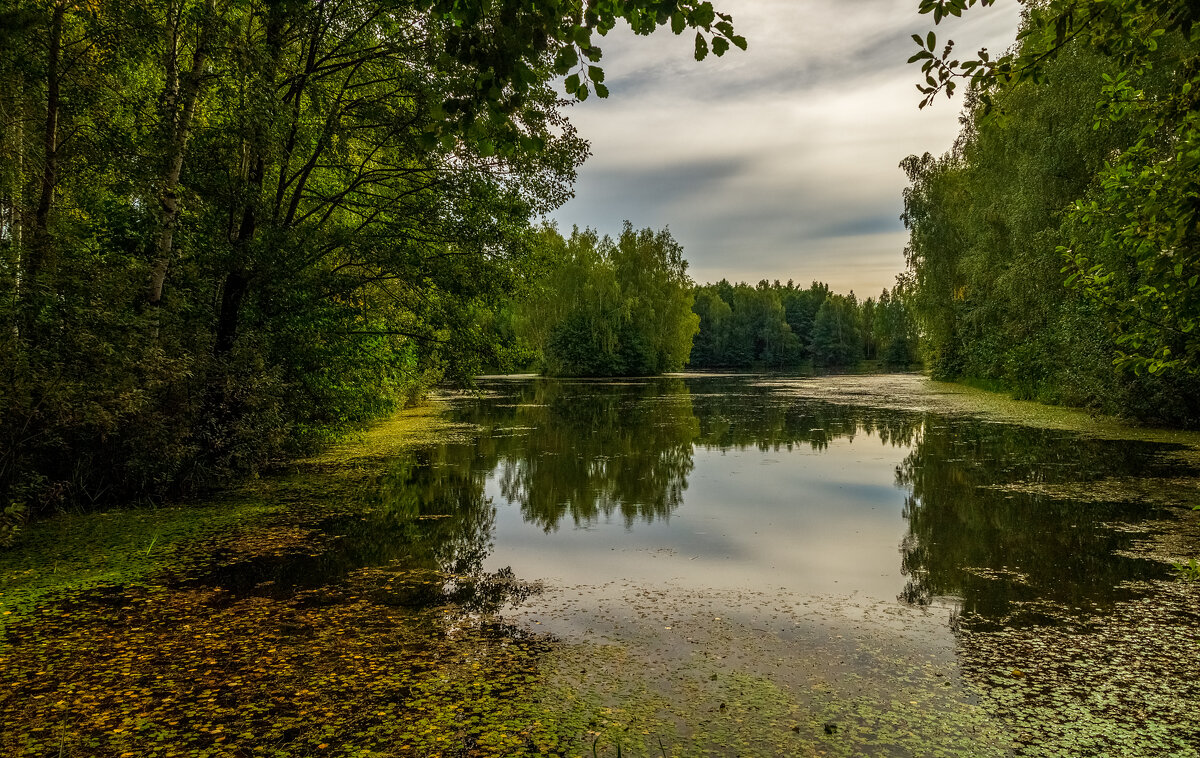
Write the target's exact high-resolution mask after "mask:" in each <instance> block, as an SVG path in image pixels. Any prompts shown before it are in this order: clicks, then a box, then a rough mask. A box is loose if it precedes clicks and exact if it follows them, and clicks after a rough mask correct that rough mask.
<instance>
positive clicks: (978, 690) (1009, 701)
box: [0, 378, 1200, 756]
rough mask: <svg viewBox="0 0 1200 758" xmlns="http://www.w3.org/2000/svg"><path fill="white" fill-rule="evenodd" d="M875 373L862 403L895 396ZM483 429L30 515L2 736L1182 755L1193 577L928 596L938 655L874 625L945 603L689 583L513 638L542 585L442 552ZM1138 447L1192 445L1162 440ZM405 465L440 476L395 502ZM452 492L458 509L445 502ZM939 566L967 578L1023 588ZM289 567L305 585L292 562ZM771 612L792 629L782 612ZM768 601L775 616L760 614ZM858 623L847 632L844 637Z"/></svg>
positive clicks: (364, 447) (1181, 535)
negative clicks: (1103, 601) (599, 622)
mask: <svg viewBox="0 0 1200 758" xmlns="http://www.w3.org/2000/svg"><path fill="white" fill-rule="evenodd" d="M899 381H901V382H902V383H904V386H906V387H909V390H906V391H911V392H913V393H915V392H917V391H918V390H919V387H917V388H914V387H915V385H911V384H910V379H908V378H902V379H901V380H899ZM889 382H891V380H888V381H887V382H884V383H883V384H881V385H879V387H877V388H876V390H875V392H876V395H875V397H876V399H878V400H879V402H881V403H882V402H895V403H898V404H900V405H905V406H906V407H907V408H908V410H906V411H905V412H908V411H910V410H911V408H912V407H915V406H917V405H919V403H918V402H917V399H915V398H913V397H909V398H905V397H904V396H903V394H902V393H901V394H900V395H899V396H897V395H896V394H894V393H892V391H891V390H890V389H888V387H891V388H892V389H895V386H893V385H892V384H889ZM852 389H853V388H852ZM869 389H870V385H869V383H868V382H867V381H866V380H863V381H862V382H860V384H859V385H857V390H854V391H853V392H849V391H847V392H845V393H844V394H847V395H853V396H856V397H858V398H859V402H866V401H870V396H869V395H866V394H863V393H864V392H866V391H867V390H869ZM885 396H886V399H881V398H884V397H885ZM922 402H924V401H922ZM936 402H937V403H943V406H942V408H943V411H946V408H947V407H948V406H949V403H952V402H953V403H959V402H962V403H963V407H960V408H959V410H957V411H953V414H958V415H959V416H961V417H964V418H968V417H973V416H972V414H974V413H978V412H979V411H978V409H976V410H970V409H969V408H965V401H960V400H954V401H943V400H937V401H936ZM929 405H930V406H931V407H932V405H933V403H932V402H931V403H929ZM956 407H959V406H956ZM921 412H923V413H924V412H929V413H932V412H933V411H931V410H928V409H927V410H924V411H921ZM953 414H952V415H953ZM988 417H989V418H992V419H993V420H999V419H1001V418H1004V419H1006V420H1005V423H1009V420H1010V419H1011V418H1012V415H1011V414H1010V415H1009V416H1003V414H1002V413H999V412H997V413H994V414H991V415H989V416H988ZM1021 423H1024V422H1021ZM1047 423H1048V422H1047ZM1072 423H1078V424H1080V425H1083V422H1082V421H1079V420H1078V419H1076V420H1075V421H1074V422H1072ZM827 425H828V424H827ZM830 428H833V426H830ZM1052 428H1055V429H1066V428H1067V427H1065V426H1056V427H1052ZM525 431H528V430H525ZM701 431H702V433H703V434H713V432H711V430H709V429H707V427H705V426H704V425H703V424H702V425H701ZM1069 431H1072V433H1075V432H1078V431H1079V430H1075V429H1072V430H1069ZM1093 431H1094V430H1093ZM484 433H485V430H483V429H482V427H481V426H480V425H479V424H477V423H457V422H452V421H450V420H448V418H447V417H446V416H445V415H443V414H442V412H441V410H440V406H438V405H431V406H427V407H425V408H422V409H418V410H416V411H411V412H408V413H406V414H402V415H400V416H398V417H397V418H396V419H394V420H392V421H390V422H387V423H384V424H381V425H380V426H378V427H375V428H373V429H371V430H369V431H367V432H365V433H363V434H362V435H360V436H359V437H357V438H355V439H353V440H350V441H348V442H347V443H345V444H343V445H340V446H338V447H336V448H334V449H333V450H331V451H330V452H329V453H328V454H325V455H322V456H317V457H314V458H312V459H308V460H305V461H300V462H297V463H296V464H294V465H293V466H292V467H291V470H290V472H288V473H286V474H285V475H283V476H277V477H272V478H267V479H263V480H259V481H256V482H252V483H249V484H248V485H247V486H245V487H243V488H241V489H239V490H237V491H234V492H232V493H229V494H227V495H226V496H224V497H223V498H222V499H221V500H220V502H215V503H214V502H210V503H206V504H203V505H191V506H177V507H173V508H164V509H159V510H157V511H117V512H112V513H108V514H100V515H96V516H87V517H85V516H69V517H64V518H62V519H56V520H52V521H50V522H47V523H45V524H42V525H38V526H36V527H34V528H33V529H32V530H31V531H30V533H29V534H27V535H25V540H24V541H23V543H22V546H21V547H20V548H19V549H18V550H17V551H14V552H10V553H4V554H0V603H2V604H3V608H0V612H2V611H8V612H9V613H8V615H7V616H4V617H3V618H4V620H5V623H6V624H7V627H8V630H7V639H8V643H9V644H7V645H6V647H4V648H2V649H0V721H2V722H3V723H4V724H6V725H9V724H17V725H19V727H18V728H17V729H5V730H4V733H3V735H2V736H0V753H2V754H7V755H14V756H26V755H28V756H35V755H62V756H92V755H105V756H108V755H112V756H122V755H128V756H133V755H137V756H142V755H147V756H149V755H162V756H168V755H210V756H244V755H274V756H317V755H339V756H342V755H345V756H349V755H358V756H397V755H430V756H476V755H478V756H483V755H496V756H507V755H581V756H585V755H607V756H615V755H628V756H640V755H644V756H659V755H662V756H707V755H847V756H849V755H864V754H869V755H915V754H919V755H978V756H989V755H1007V754H1017V755H1029V756H1057V755H1080V754H1110V755H1131V756H1139V755H1147V756H1151V755H1167V754H1170V755H1180V756H1189V755H1196V754H1197V753H1196V749H1197V745H1196V744H1195V741H1194V739H1191V738H1190V737H1189V735H1194V734H1196V733H1200V725H1198V724H1197V715H1196V714H1195V709H1194V703H1195V702H1198V701H1200V692H1197V691H1196V690H1195V686H1194V682H1191V681H1190V680H1188V679H1186V678H1181V676H1180V672H1179V666H1180V665H1181V662H1187V661H1192V660H1194V656H1195V651H1196V649H1197V644H1196V643H1197V640H1196V635H1195V632H1194V630H1195V629H1196V618H1195V616H1194V613H1193V614H1192V616H1190V617H1189V616H1187V614H1186V613H1183V614H1182V615H1181V612H1180V609H1187V608H1192V609H1194V608H1196V607H1200V597H1197V596H1196V595H1195V594H1194V593H1195V590H1196V589H1200V585H1190V586H1191V587H1192V588H1193V589H1188V588H1187V586H1185V585H1182V584H1180V583H1176V582H1172V581H1158V580H1153V581H1143V582H1142V583H1141V584H1140V585H1139V588H1138V589H1139V594H1138V596H1137V597H1133V598H1130V599H1125V600H1120V601H1118V602H1117V603H1116V605H1115V606H1112V607H1109V608H1105V609H1100V610H1091V611H1089V610H1088V609H1083V610H1082V611H1081V610H1080V609H1071V608H1065V607H1060V606H1061V604H1056V603H1046V604H1043V605H1044V607H1040V608H1039V609H1037V610H1038V612H1037V614H1035V615H1037V617H1039V618H1045V619H1054V621H1053V623H1040V624H1029V623H1026V622H1025V621H1022V622H1021V623H1010V621H1011V620H1015V619H1018V618H1020V619H1025V618H1027V617H1028V616H1029V614H1027V613H1025V611H1027V610H1029V607H1030V604H1029V603H1023V602H1022V603H1017V604H1015V605H1014V606H1013V607H1012V611H1013V616H1012V619H1011V620H1006V619H1004V618H991V619H983V620H986V621H988V622H989V623H977V622H978V621H980V620H981V619H979V618H977V617H973V616H972V615H971V614H966V615H965V616H958V615H951V617H950V621H951V627H952V628H953V629H954V633H953V637H952V638H951V639H950V641H949V642H948V644H950V645H952V648H951V649H949V650H943V651H941V652H940V653H938V654H937V655H936V656H935V655H932V654H931V653H929V652H928V651H927V649H926V648H925V647H921V646H920V645H918V644H917V643H916V642H911V643H907V642H906V643H904V644H901V643H900V642H898V641H897V640H900V639H901V638H904V639H908V638H913V639H916V638H920V637H921V636H922V635H935V634H936V633H937V632H936V629H937V628H939V627H943V628H944V626H945V622H944V621H943V620H942V619H940V618H938V619H933V620H929V619H924V617H923V616H922V614H923V613H924V611H923V610H922V609H920V608H904V607H903V606H900V607H899V608H882V607H881V608H867V609H861V608H860V609H856V608H854V607H853V606H852V605H846V604H844V603H841V602H839V601H830V603H828V604H826V605H824V606H820V607H819V608H818V609H817V610H814V611H813V614H814V615H813V616H812V618H818V617H819V618H822V619H824V620H828V619H830V618H838V617H841V616H845V618H844V619H843V620H842V621H841V622H839V623H840V624H841V626H839V627H838V634H836V635H835V634H833V632H832V631H828V630H827V627H826V626H824V625H817V624H816V623H815V622H813V621H811V619H810V620H806V618H808V617H805V618H800V617H796V618H795V619H792V618H791V617H790V616H789V615H788V611H787V610H786V609H778V608H772V609H769V610H765V611H763V612H761V613H759V614H758V615H754V614H751V615H750V616H747V617H746V618H745V619H742V620H740V621H736V622H735V621H730V617H731V615H732V612H731V611H720V612H718V613H715V614H713V613H710V614H695V613H691V614H690V615H689V613H688V612H687V609H693V610H694V608H695V607H696V605H697V604H696V598H692V597H687V596H675V597H673V602H675V603H677V604H678V605H679V608H677V609H676V615H677V616H678V617H679V620H676V621H673V622H671V624H670V626H671V627H673V628H670V629H667V630H664V629H662V628H661V625H659V626H660V628H659V629H658V630H657V631H654V632H650V631H647V630H645V629H641V628H639V629H625V630H615V631H612V633H611V634H607V635H606V636H607V641H606V642H604V643H597V642H594V641H589V640H588V639H587V638H584V639H578V638H576V639H572V638H570V637H558V638H556V637H554V636H551V635H548V634H538V633H535V632H533V631H531V630H532V629H536V628H537V627H536V626H534V625H531V624H529V623H521V620H520V616H519V614H515V613H514V612H513V611H512V606H513V604H514V603H518V604H524V605H526V606H528V605H530V604H533V605H537V604H538V603H541V602H542V601H541V597H542V596H541V595H540V594H539V593H541V592H542V591H543V589H545V590H546V591H553V588H543V587H541V586H539V585H536V584H528V583H525V582H521V581H520V580H518V579H517V578H516V577H513V576H511V575H503V574H497V575H482V574H480V573H479V572H478V571H477V570H472V569H471V567H470V566H468V565H466V564H463V568H464V570H462V571H447V570H445V567H446V566H447V565H449V564H451V563H455V562H461V561H460V558H464V557H465V558H469V557H470V556H472V555H475V554H477V552H478V550H479V549H480V545H482V544H483V543H482V542H480V540H485V539H486V536H487V535H488V534H489V533H490V531H489V530H490V529H491V528H492V527H491V526H490V524H491V523H492V522H490V521H489V518H490V516H489V514H490V513H491V510H490V508H491V506H490V505H488V504H487V503H486V501H485V500H484V499H483V498H482V496H481V494H480V493H479V492H478V491H477V490H476V489H473V488H474V487H475V486H476V485H475V484H474V483H473V481H471V480H468V479H467V478H456V477H457V475H456V474H454V471H455V468H454V465H451V464H454V463H455V460H456V459H455V458H454V456H456V455H458V453H454V452H447V450H451V451H453V450H459V449H461V448H464V446H468V447H469V446H470V445H471V444H473V441H474V440H475V439H476V438H477V437H479V436H480V435H482V434H484ZM486 433H488V434H492V433H495V434H519V433H523V432H522V430H521V429H520V428H518V427H497V428H496V429H495V430H488V431H487V432H486ZM1135 433H1136V434H1140V433H1141V432H1139V431H1138V430H1136V429H1133V430H1126V431H1121V432H1120V433H1119V434H1117V433H1113V434H1111V435H1110V434H1109V432H1106V431H1101V432H1099V433H1097V434H1093V435H1092V436H1093V437H1095V438H1098V439H1101V438H1103V439H1127V438H1130V437H1128V436H1121V435H1131V434H1135ZM1151 436H1153V434H1151ZM1167 437H1169V439H1167ZM1157 441H1159V442H1162V441H1168V442H1173V443H1175V444H1187V443H1182V442H1181V440H1180V438H1178V437H1176V436H1175V435H1174V433H1170V434H1168V435H1167V436H1166V437H1163V438H1161V439H1158V440H1157ZM414 451H421V452H420V455H419V456H417V457H416V458H413V456H412V455H411V454H412V453H413V452H414ZM438 451H442V452H438ZM1173 454H1174V453H1172V455H1173ZM1185 459H1186V456H1180V460H1185ZM414 461H415V462H414ZM1169 465H1175V464H1169ZM430 472H438V473H436V475H435V474H433V473H430ZM985 473H986V472H985ZM955 476H960V474H955ZM969 480H970V479H969V478H968V481H969ZM1193 482H1194V479H1193V478H1191V477H1190V476H1175V477H1171V478H1167V479H1163V478H1156V479H1153V480H1149V481H1147V480H1138V479H1137V478H1133V477H1106V478H1099V479H1088V478H1084V479H1080V480H1079V481H1072V480H1071V478H1070V476H1065V477H1064V478H1063V479H1062V480H1061V481H1059V480H1054V481H1045V480H1042V481H1036V480H1017V481H1010V482H1007V483H1006V484H1003V485H985V486H986V487H991V486H1001V487H1006V488H1007V490H1006V491H1007V492H1008V493H1009V494H1012V495H1014V496H1018V497H1027V498H1032V500H1031V501H1030V502H1033V503H1035V504H1036V503H1041V502H1043V501H1052V502H1053V501H1061V502H1068V503H1076V504H1078V505H1080V506H1081V507H1088V506H1089V504H1093V505H1103V504H1104V503H1106V502H1110V501H1113V500H1135V501H1140V500H1151V501H1153V502H1156V503H1158V504H1159V505H1161V506H1167V507H1170V508H1178V507H1180V506H1182V505H1186V504H1187V503H1188V501H1189V498H1190V497H1191V495H1190V491H1189V490H1190V488H1191V487H1192V486H1193ZM1160 485H1161V486H1160ZM418 486H429V487H432V488H433V490H434V493H435V494H433V495H430V496H422V497H415V496H414V495H413V490H414V489H415V488H417V487H418ZM1039 498H1040V499H1039ZM1155 498H1157V499H1155ZM466 501H470V502H471V503H476V505H472V506H471V507H469V508H466V509H465V510H463V505H462V503H464V502H466ZM985 515H986V514H985ZM1194 521H1195V519H1194V518H1193V519H1192V521H1191V522H1188V523H1192V522H1194ZM1174 524H1175V522H1174V521H1170V520H1164V521H1162V523H1161V525H1157V526H1156V525H1154V524H1151V525H1150V526H1148V527H1147V526H1143V525H1139V526H1138V531H1137V534H1136V539H1134V540H1133V541H1132V542H1131V543H1129V544H1128V545H1126V547H1124V548H1123V550H1124V551H1125V552H1126V553H1128V554H1129V555H1131V556H1137V557H1138V558H1139V559H1141V558H1145V557H1147V556H1149V557H1151V558H1152V559H1153V560H1158V561H1163V560H1168V559H1169V558H1170V557H1172V556H1178V555H1183V554H1185V553H1186V551H1187V550H1188V549H1189V548H1190V549H1194V547H1195V545H1196V544H1198V543H1197V542H1196V540H1195V539H1193V537H1194V535H1192V534H1191V532H1190V531H1188V530H1186V529H1175V528H1174V527H1173V525H1174ZM368 537H371V538H373V539H374V538H382V542H384V543H386V545H385V547H378V546H375V545H373V544H372V545H368V542H370V541H371V540H368ZM1172 540H1174V541H1172ZM1122 544H1125V543H1122ZM447 545H449V546H451V547H450V548H449V552H447V548H446V546H447ZM448 556H450V558H448ZM453 556H459V557H458V558H454V557H453ZM467 563H469V560H467ZM959 569H961V570H962V571H964V572H965V573H966V574H971V575H972V576H974V577H975V578H976V580H977V581H979V582H990V583H996V582H1000V583H1005V582H1011V583H1020V582H1021V581H1028V580H1029V577H1028V576H1027V575H1025V574H1023V573H1021V572H1020V571H1017V570H1015V569H1014V570H1001V569H995V568H994V567H991V566H988V565H964V566H960V567H959ZM972 572H973V573H972ZM299 575H306V576H307V575H311V577H312V581H311V583H310V584H296V583H295V577H296V576H299ZM1022 577H1024V579H1022ZM289 582H290V583H289ZM631 591H633V592H638V591H640V588H632V589H631ZM1189 592H1190V593H1191V594H1188V593H1189ZM771 595H772V593H770V592H764V593H763V596H771ZM668 599H672V598H668ZM775 600H776V601H778V597H776V598H775ZM535 601H536V602H535ZM756 602H758V600H756V599H755V598H752V597H738V598H731V599H730V600H729V605H730V606H732V608H734V609H737V608H742V609H745V608H748V607H749V606H751V605H752V604H754V603H756ZM661 603H662V601H661V600H660V601H658V606H659V607H656V612H658V613H662V608H661V607H660V606H661ZM934 607H937V608H944V606H937V605H935V606H934ZM872 614H874V617H876V618H877V617H879V616H881V615H888V614H895V615H894V617H895V618H900V619H903V622H902V626H901V627H896V626H895V625H894V624H893V623H891V622H887V621H885V622H879V621H868V619H869V618H870V617H872ZM1022 614H1024V615H1022ZM793 615H794V614H793ZM851 616H853V617H854V619H856V620H855V621H854V622H853V623H851V622H850V621H847V620H846V619H849V618H850V617H851ZM780 619H784V623H782V627H786V628H788V629H794V631H789V632H787V633H785V632H782V631H778V630H779V629H780V628H781V626H780V624H778V623H777V622H779V621H780ZM923 619H924V620H923ZM767 621H770V622H771V623H772V624H775V626H773V627H772V629H774V630H775V631H770V632H764V631H762V629H761V628H760V627H766V626H769V624H767V623H766V622H767ZM860 623H861V625H862V626H864V628H865V629H866V630H867V631H866V632H862V633H859V634H857V636H855V635H854V634H852V633H851V631H850V630H851V629H854V628H856V626H855V624H860ZM903 625H908V626H903ZM684 634H686V638H684V639H682V640H681V639H679V637H682V636H683V635H684ZM843 635H844V637H845V639H843ZM935 652H936V651H935ZM947 655H949V656H950V657H947Z"/></svg>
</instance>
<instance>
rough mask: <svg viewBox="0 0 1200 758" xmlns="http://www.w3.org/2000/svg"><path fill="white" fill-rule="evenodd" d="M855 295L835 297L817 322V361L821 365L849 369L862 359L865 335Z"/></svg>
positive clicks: (823, 307)
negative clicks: (861, 330)
mask: <svg viewBox="0 0 1200 758" xmlns="http://www.w3.org/2000/svg"><path fill="white" fill-rule="evenodd" d="M856 306H857V303H856V302H855V300H854V293H851V294H849V295H831V296H829V297H827V298H826V299H825V302H823V303H821V309H820V310H819V311H817V318H816V320H815V321H814V322H813V342H812V352H813V358H814V359H815V360H816V361H817V363H820V364H824V365H832V366H848V365H851V364H853V363H855V362H857V361H860V360H862V357H863V355H862V336H861V334H860V332H859V328H858V323H857V322H858V309H857V307H856Z"/></svg>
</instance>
